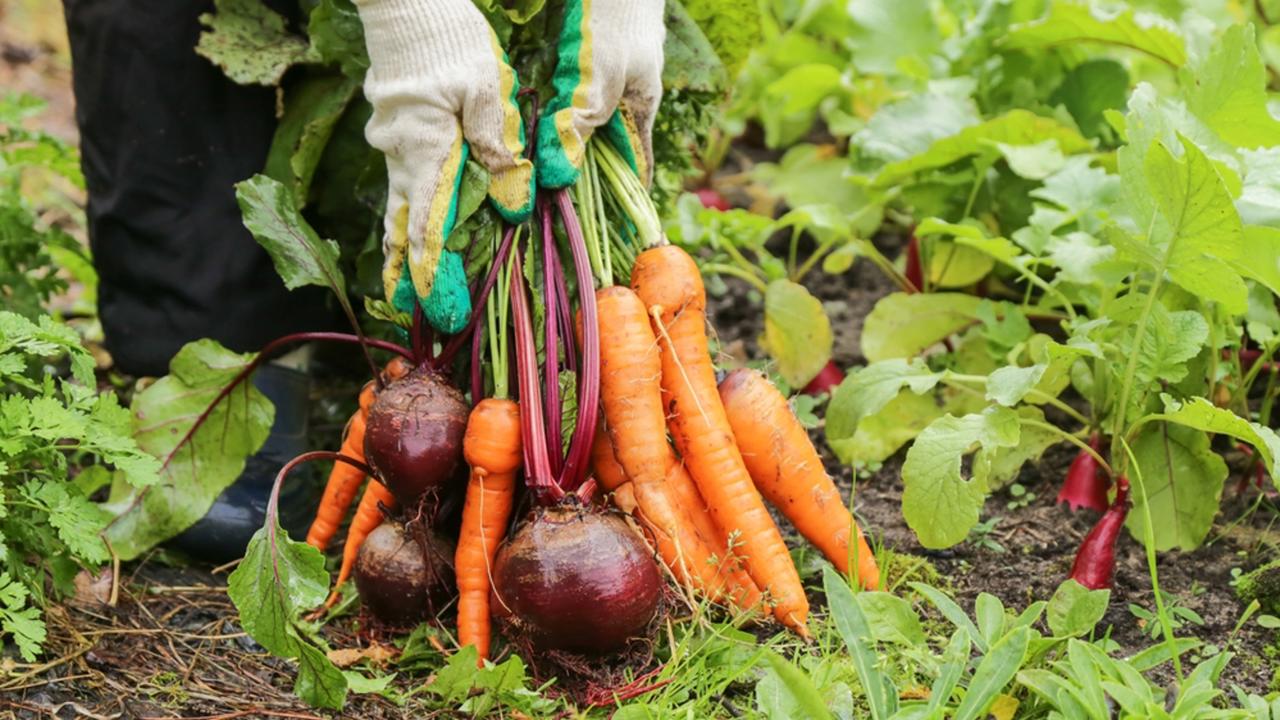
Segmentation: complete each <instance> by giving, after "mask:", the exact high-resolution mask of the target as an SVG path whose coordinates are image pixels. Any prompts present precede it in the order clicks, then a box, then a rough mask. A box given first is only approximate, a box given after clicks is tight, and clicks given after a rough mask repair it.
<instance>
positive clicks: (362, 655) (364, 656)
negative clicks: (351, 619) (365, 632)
mask: <svg viewBox="0 0 1280 720" xmlns="http://www.w3.org/2000/svg"><path fill="white" fill-rule="evenodd" d="M399 653H400V651H399V650H396V649H395V648H392V647H387V646H386V645H376V644H375V645H370V646H369V647H367V648H341V649H338V650H330V651H329V662H331V663H333V664H334V665H337V666H338V667H340V668H346V667H351V666H352V665H355V664H356V663H358V662H360V661H361V660H368V661H370V662H372V663H373V664H375V665H381V664H383V663H385V662H387V661H388V660H390V659H392V658H394V657H395V656H396V655H398V654H399Z"/></svg>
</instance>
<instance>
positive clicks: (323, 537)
mask: <svg viewBox="0 0 1280 720" xmlns="http://www.w3.org/2000/svg"><path fill="white" fill-rule="evenodd" d="M472 242H473V243H482V244H484V245H485V248H484V249H485V250H486V251H487V257H488V258H489V260H488V263H487V265H488V268H487V271H485V276H484V277H483V278H481V279H480V280H479V281H477V282H476V284H475V287H474V288H473V291H472V297H473V303H472V307H473V311H472V316H471V318H470V322H469V323H468V324H467V326H466V328H465V329H464V330H463V331H462V332H460V333H459V334H457V335H455V336H453V337H451V338H447V339H444V340H442V341H441V345H442V349H441V351H440V352H438V353H435V352H433V349H434V348H435V347H436V345H437V343H436V342H435V340H434V339H433V338H430V337H428V336H427V335H426V334H425V330H424V327H425V326H424V324H423V322H422V318H421V316H420V315H418V316H415V327H414V332H413V333H412V335H411V337H412V340H413V341H412V343H411V344H412V346H413V347H412V349H406V348H401V347H398V346H395V345H394V344H391V343H386V342H381V343H377V344H373V345H372V346H373V347H380V348H382V349H385V350H391V351H394V352H396V353H397V354H398V355H400V356H401V358H397V359H396V360H395V361H393V362H392V363H391V364H390V365H388V367H387V368H386V370H385V371H383V372H382V373H380V374H379V375H378V376H377V377H375V379H374V381H373V382H371V383H369V384H368V385H367V386H366V387H365V388H364V389H363V390H362V392H361V394H360V406H359V409H358V410H357V411H356V413H355V414H354V415H353V417H352V418H351V421H350V422H349V423H348V426H347V428H346V431H345V434H344V438H343V443H342V449H341V452H338V453H327V452H321V453H308V454H306V455H304V456H301V457H299V458H297V459H295V461H293V462H291V463H289V464H288V465H287V466H286V467H285V468H284V469H283V470H282V471H281V473H280V478H278V481H277V482H278V483H279V481H280V480H282V479H283V478H284V476H285V475H287V474H288V473H289V472H290V471H291V470H292V469H293V468H294V467H296V466H297V465H299V464H301V463H303V462H307V461H310V460H318V459H328V460H334V461H335V466H334V468H333V470H332V472H331V474H330V478H329V482H328V485H327V487H326V489H325V493H324V499H323V502H322V504H321V506H320V509H319V511H318V512H317V514H316V518H315V521H314V523H313V524H312V527H311V529H310V532H309V533H308V535H307V543H308V544H310V545H312V546H313V547H315V548H317V549H318V550H321V551H323V550H326V549H327V548H328V547H329V545H330V543H331V542H332V540H333V539H334V537H335V536H336V534H337V532H338V528H339V526H340V525H341V523H342V520H343V517H344V516H345V515H346V512H347V510H348V508H349V506H350V505H351V503H352V502H353V501H354V499H355V495H356V494H357V491H358V490H359V488H360V486H361V484H364V486H365V489H364V494H363V496H362V497H361V500H360V502H359V505H358V507H357V509H356V511H355V513H354V517H353V519H352V520H351V523H350V526H349V528H348V530H347V534H346V540H345V543H344V546H343V551H342V557H341V563H340V566H339V569H338V574H337V579H336V583H335V585H334V589H333V592H332V593H331V594H330V596H329V599H328V600H327V602H326V603H325V608H329V607H332V606H334V604H335V603H336V602H337V600H338V599H339V598H340V597H341V590H342V588H343V587H344V585H345V584H346V582H347V580H348V579H349V578H351V576H352V574H353V573H354V575H355V586H356V589H357V591H358V593H359V595H360V597H361V599H362V601H363V606H364V608H365V610H366V611H367V612H368V613H369V615H370V616H371V617H372V618H374V619H376V620H379V621H381V622H383V623H385V624H389V625H391V626H396V627H402V626H405V625H408V624H412V623H416V622H418V621H421V620H423V619H428V618H431V617H433V616H434V617H439V614H440V611H441V610H442V609H444V608H448V607H451V606H453V602H452V601H453V599H454V598H455V597H456V609H457V639H458V643H459V646H460V647H465V646H468V645H472V646H475V648H476V650H477V654H478V657H479V659H480V662H481V663H482V664H483V663H484V662H485V661H486V660H487V659H488V658H489V657H491V655H492V652H493V650H492V645H493V623H494V620H495V618H496V619H498V620H499V622H500V626H499V627H500V629H501V630H502V631H503V634H504V635H506V636H507V637H508V638H509V639H512V640H519V641H521V642H525V643H528V644H530V645H532V646H533V647H536V648H540V649H548V650H555V651H559V652H567V653H573V654H586V655H597V654H606V653H612V652H616V651H619V650H622V649H624V648H625V647H626V646H627V645H628V643H629V642H630V641H631V640H632V639H635V638H644V637H646V635H647V633H648V630H649V628H650V626H651V625H652V623H653V621H654V619H655V618H656V617H657V616H658V614H659V611H660V606H661V600H662V598H663V596H664V592H663V574H662V572H660V570H659V565H658V563H657V562H655V558H656V559H658V560H660V561H661V564H662V566H664V567H665V569H666V571H667V572H668V573H669V577H670V578H671V579H672V580H673V581H674V583H676V584H677V585H678V589H679V592H678V593H675V594H676V595H680V596H683V597H685V598H687V599H689V600H690V601H696V600H697V599H698V598H705V599H707V600H710V601H712V602H715V603H718V604H720V605H723V606H726V607H730V608H733V609H735V611H737V612H738V613H740V616H741V617H743V618H745V619H753V620H758V621H763V620H765V619H766V618H768V617H770V616H772V617H773V618H775V619H776V620H777V621H779V622H780V623H782V624H783V625H785V626H786V627H788V628H791V629H792V630H794V631H795V632H797V633H798V634H800V635H802V636H807V634H808V628H807V626H806V621H807V616H808V610H809V608H808V602H807V600H806V598H805V594H804V589H803V587H802V586H801V583H800V578H799V574H798V573H797V571H796V568H795V566H794V565H793V563H792V560H791V555H790V552H789V549H788V548H787V545H786V543H785V542H784V539H783V535H782V533H781V531H780V530H779V528H778V527H777V525H776V524H775V523H774V520H773V517H772V516H771V515H770V512H769V509H768V508H767V507H766V501H768V502H769V503H771V504H772V505H773V506H774V507H775V508H776V509H777V510H778V511H779V512H780V513H781V514H782V515H784V516H785V517H787V518H788V519H789V520H790V521H791V522H792V523H793V524H794V525H795V527H796V529H797V530H798V531H799V533H800V534H801V535H803V536H804V537H806V538H808V539H809V540H810V541H811V542H813V543H814V544H815V545H816V546H817V547H818V548H819V549H820V550H821V551H822V552H823V553H824V555H825V556H826V557H827V558H828V559H829V560H830V561H831V562H832V563H833V564H834V565H835V566H836V567H837V568H838V569H839V570H840V571H841V572H842V573H846V574H848V575H850V576H851V577H852V578H854V579H855V580H857V581H858V582H860V583H861V584H862V586H864V587H867V588H876V587H878V585H879V572H878V569H877V567H876V562H875V558H874V555H873V553H872V551H871V549H870V547H869V546H868V544H867V542H866V540H865V538H864V537H863V535H862V533H861V532H860V531H859V530H858V527H857V524H856V523H855V521H854V519H853V516H852V514H851V513H850V512H849V510H848V508H847V506H846V503H845V502H844V500H843V499H842V498H841V496H840V493H839V491H838V490H837V488H836V486H835V484H834V482H833V481H832V479H831V478H830V477H829V476H828V475H827V473H826V472H825V470H824V469H823V465H822V462H821V459H820V457H819V456H818V453H817V451H816V450H815V448H814V446H813V444H812V442H811V441H810V440H809V437H808V434H807V432H806V431H805V430H804V428H803V427H802V426H801V425H800V423H799V421H798V420H797V419H796V418H795V416H794V415H793V414H792V412H791V410H790V408H789V407H788V404H787V401H786V398H784V397H783V396H782V394H781V393H779V392H778V390H777V389H776V388H775V387H774V386H773V385H772V384H771V383H770V382H769V381H768V379H767V378H766V377H765V376H764V375H762V374H761V373H758V372H754V371H749V370H738V371H734V372H732V373H730V374H729V375H728V376H727V377H725V379H724V380H723V381H722V382H720V383H718V384H717V380H716V371H715V367H714V365H713V362H712V358H711V354H710V350H709V347H708V337H707V327H706V323H707V319H706V311H705V310H706V293H705V290H704V287H703V283H702V278H701V275H700V273H699V270H698V268H697V265H696V264H695V263H694V261H693V259H692V258H691V257H690V256H689V255H688V254H687V253H685V251H683V250H681V249H679V248H677V247H675V246H673V245H670V244H668V243H667V242H666V239H665V237H664V236H663V234H662V232H661V230H660V225H659V222H658V218H657V213H656V210H655V208H654V206H653V205H652V203H651V201H650V199H649V197H648V195H647V192H646V190H645V188H644V186H643V185H642V183H641V181H640V179H639V177H638V176H637V174H636V173H635V171H634V169H633V168H632V167H631V166H630V165H628V163H627V162H626V161H625V160H623V159H622V157H621V156H620V155H619V154H618V153H617V152H615V151H614V150H613V148H612V147H611V146H610V145H609V144H608V143H607V141H603V140H592V141H591V142H590V143H589V145H588V149H587V161H586V166H585V169H584V172H583V173H582V178H581V180H580V181H579V183H578V184H577V185H576V186H574V187H573V188H571V189H570V190H559V191H555V192H554V193H548V194H546V195H545V196H541V197H539V198H538V200H537V204H536V213H535V215H534V219H533V221H532V222H531V223H529V224H528V225H525V226H520V227H507V228H506V229H505V230H497V231H495V232H494V233H493V234H491V235H490V236H489V237H484V238H472ZM535 325H538V326H539V327H536V328H535ZM356 339H357V340H362V338H356ZM466 347H469V348H470V358H469V365H468V364H467V363H464V362H461V361H455V360H456V359H457V358H459V357H461V354H460V353H461V352H462V350H463V349H464V348H466ZM404 359H408V362H405V360H404ZM512 361H514V366H513V365H512ZM468 370H469V376H470V378H469V379H470V383H469V385H470V387H469V390H470V393H469V395H470V397H469V398H468V397H467V396H466V395H465V394H464V393H463V392H462V391H461V390H459V389H458V384H456V383H455V381H456V380H457V379H458V376H460V375H466V374H468V373H467V371H468ZM668 436H670V440H668ZM464 461H465V464H466V467H467V468H468V469H469V475H468V477H467V479H466V480H465V482H464V481H463V479H462V478H461V477H460V476H459V474H458V473H456V472H455V469H461V468H462V465H461V463H462V462H464ZM366 479H367V481H366ZM521 480H523V482H521ZM603 499H607V500H608V501H610V502H602V500H603ZM459 506H460V507H461V512H460V515H461V517H460V519H458V518H453V517H452V514H454V513H456V511H457V510H458V507H459ZM453 519H458V520H459V523H458V524H457V527H458V528H459V529H458V530H457V531H456V533H454V532H448V531H447V530H446V528H450V527H454V526H455V525H454V523H453V522H452V520H453ZM273 523H274V515H271V516H270V517H269V518H268V524H269V525H271V524H273ZM455 593H456V594H455Z"/></svg>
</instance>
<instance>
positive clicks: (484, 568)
mask: <svg viewBox="0 0 1280 720" xmlns="http://www.w3.org/2000/svg"><path fill="white" fill-rule="evenodd" d="M462 452H463V454H464V455H465V457H466V459H467V464H468V465H470V466H471V479H470V481H469V482H468V484H467V501H466V504H465V505H464V506H463V508H462V530H461V531H460V533H459V535H458V549H457V553H456V554H455V555H454V570H455V572H456V573H457V575H458V645H459V646H461V647H466V646H468V645H474V646H475V647H476V650H477V651H478V652H479V658H478V662H479V663H480V665H481V666H483V664H484V660H485V659H486V658H488V657H489V640H490V621H489V590H490V587H491V585H492V582H491V572H490V568H491V566H492V565H493V556H494V555H495V554H496V553H497V552H498V544H499V543H501V542H502V538H503V536H504V535H506V533H507V521H508V520H509V519H510V517H511V503H512V499H513V496H514V493H515V480H516V470H518V469H519V468H520V461H521V447H520V407H519V406H518V405H517V404H516V403H515V402H513V401H511V400H500V399H497V398H486V399H484V400H481V401H480V403H479V404H477V405H476V406H475V408H474V409H473V410H472V411H471V417H470V418H469V419H468V421H467V433H466V435H465V436H464V437H463V441H462Z"/></svg>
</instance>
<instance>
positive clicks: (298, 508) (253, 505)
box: [169, 365, 320, 563]
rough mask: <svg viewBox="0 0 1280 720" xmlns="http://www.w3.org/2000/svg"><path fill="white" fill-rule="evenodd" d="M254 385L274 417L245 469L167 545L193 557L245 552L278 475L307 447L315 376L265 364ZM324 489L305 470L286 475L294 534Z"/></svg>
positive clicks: (224, 558)
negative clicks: (257, 449)
mask: <svg viewBox="0 0 1280 720" xmlns="http://www.w3.org/2000/svg"><path fill="white" fill-rule="evenodd" d="M253 384H254V385H255V386H257V388H258V389H259V390H261V391H262V394H263V395H266V396H267V399H269V400H270V401H271V404H272V405H274V406H275V409H276V416H275V422H274V423H273V424H272V426H271V434H270V435H268V436H267V441H266V442H265V443H264V444H263V445H262V449H261V450H259V451H258V452H257V453H255V454H254V455H252V456H250V457H249V459H248V461H247V462H246V463H245V466H244V472H242V473H241V474H240V477H239V478H237V479H236V481H235V482H234V483H232V484H231V485H230V486H229V487H228V488H227V489H226V490H223V491H222V494H221V495H219V496H218V498H217V499H216V500H214V501H213V506H212V507H210V508H209V512H208V513H206V514H205V516H204V517H203V518H201V519H200V520H198V521H197V522H196V524H195V525H192V526H191V527H190V528H188V529H187V530H186V531H185V532H183V533H182V534H181V535H178V536H177V537H175V538H174V539H173V540H171V541H169V546H170V547H172V548H174V549H176V550H180V551H182V552H184V553H186V554H188V555H190V556H192V557H193V558H195V559H198V560H204V561H207V562H211V563H226V562H230V561H232V560H235V559H236V558H239V557H243V556H244V551H245V547H246V546H248V544H249V539H250V538H252V537H253V534H254V533H256V532H257V531H258V529H259V528H261V527H262V525H263V522H264V521H265V520H266V515H267V501H268V500H269V499H270V495H271V485H272V483H273V482H275V478H276V474H277V473H279V472H280V468H281V467H283V466H284V464H285V463H287V462H288V461H289V460H291V459H293V458H294V457H296V456H298V455H301V454H302V453H304V452H306V451H307V450H308V448H307V416H308V415H309V413H310V387H311V378H310V377H308V376H307V374H306V373H303V372H299V371H297V370H293V369H290V368H285V367H280V366H278V365H264V366H263V367H261V368H259V369H258V371H257V372H255V373H254V375H253ZM319 500H320V491H319V488H318V487H317V486H316V484H315V483H314V482H312V481H310V480H308V479H307V478H306V477H304V476H303V475H302V474H301V473H293V474H292V476H291V477H289V478H286V479H285V482H284V486H283V487H281V488H280V524H281V525H282V526H283V527H284V529H285V530H287V531H288V532H289V536H290V537H292V538H294V539H301V538H302V537H304V536H305V535H306V532H307V526H308V524H309V522H310V520H311V518H312V517H313V516H314V514H315V509H316V504H317V503H318V502H319Z"/></svg>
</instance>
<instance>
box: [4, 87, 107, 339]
mask: <svg viewBox="0 0 1280 720" xmlns="http://www.w3.org/2000/svg"><path fill="white" fill-rule="evenodd" d="M43 109H44V103H43V102H42V101H40V100H38V99H36V98H34V97H31V96H29V95H16V94H14V95H11V94H5V95H0V301H2V302H3V306H4V307H5V309H6V310H9V311H10V312H16V313H19V314H21V315H24V316H26V317H28V318H30V319H33V320H34V319H36V318H37V317H38V316H39V315H40V314H41V312H42V311H43V310H44V309H45V304H46V303H47V302H48V300H49V298H50V297H51V296H52V295H54V294H56V293H58V292H61V291H62V290H64V289H66V287H67V282H66V278H65V277H63V276H62V275H60V274H59V273H58V272H57V270H58V267H59V266H62V267H65V268H74V269H75V270H76V274H77V277H78V279H81V281H82V282H87V283H89V284H90V285H92V282H93V277H94V276H93V272H92V268H90V267H89V265H88V261H87V253H86V252H85V251H84V249H83V248H82V247H81V245H80V243H78V242H77V241H76V240H75V239H74V238H73V237H72V236H71V235H70V234H68V233H67V232H66V230H65V229H64V227H63V225H62V224H59V223H54V222H50V217H56V216H57V215H58V214H62V215H70V216H71V217H73V218H74V217H78V215H79V211H78V209H76V208H75V206H74V204H73V203H72V202H71V201H70V199H69V197H68V194H69V193H75V192H78V191H82V190H84V178H83V177H81V175H80V162H79V161H80V158H79V155H78V154H77V153H76V151H75V149H74V148H72V147H70V146H69V145H67V144H66V143H64V142H62V141H60V140H58V139H56V138H54V137H53V136H51V135H49V134H47V133H43V132H40V131H37V130H30V129H28V126H29V125H30V121H31V120H32V119H33V118H36V117H37V116H38V115H39V114H40V112H41V111H42V110H43ZM54 210H56V211H57V212H56V213H55V212H51V211H54ZM55 262H56V264H55ZM87 289H88V290H89V291H90V292H91V291H92V287H89V288H87Z"/></svg>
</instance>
